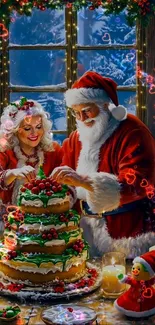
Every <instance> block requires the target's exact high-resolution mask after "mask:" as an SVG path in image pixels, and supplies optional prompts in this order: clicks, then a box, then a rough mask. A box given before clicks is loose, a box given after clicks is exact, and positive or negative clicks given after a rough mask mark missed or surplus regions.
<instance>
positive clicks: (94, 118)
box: [83, 117, 96, 123]
mask: <svg viewBox="0 0 155 325" xmlns="http://www.w3.org/2000/svg"><path fill="white" fill-rule="evenodd" d="M92 121H96V117H92V118H87V119H86V120H85V121H84V122H83V123H90V122H92Z"/></svg>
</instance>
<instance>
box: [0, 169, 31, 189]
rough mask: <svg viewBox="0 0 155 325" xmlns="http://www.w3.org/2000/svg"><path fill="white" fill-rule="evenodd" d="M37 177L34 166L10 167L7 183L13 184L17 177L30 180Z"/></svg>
mask: <svg viewBox="0 0 155 325" xmlns="http://www.w3.org/2000/svg"><path fill="white" fill-rule="evenodd" d="M35 177H36V173H35V169H34V168H33V167H32V166H23V167H21V168H15V169H8V170H7V171H6V174H5V179H4V181H5V184H6V185H9V184H11V183H12V182H13V181H14V180H15V179H25V181H27V182H30V181H31V180H32V179H34V178H35Z"/></svg>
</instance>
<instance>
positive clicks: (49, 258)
mask: <svg viewBox="0 0 155 325" xmlns="http://www.w3.org/2000/svg"><path fill="white" fill-rule="evenodd" d="M83 243H84V248H83V250H82V252H81V253H78V252H77V251H75V250H74V249H73V248H69V249H66V250H65V251H64V252H63V253H62V254H61V255H54V254H44V253H22V252H21V251H17V256H16V257H14V258H13V260H14V261H21V262H28V263H34V264H36V265H37V266H38V267H40V265H41V263H48V262H52V263H53V264H57V263H59V262H62V263H63V267H64V266H65V263H66V262H67V261H68V260H69V259H71V258H72V257H73V256H78V255H79V256H81V254H82V253H83V251H87V257H88V248H89V246H88V244H87V242H85V241H84V240H83ZM1 246H3V245H1ZM3 247H4V246H3ZM5 256H6V253H4V252H3V249H1V250H0V259H2V258H5Z"/></svg>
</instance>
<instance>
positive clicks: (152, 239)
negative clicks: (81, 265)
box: [81, 217, 155, 258]
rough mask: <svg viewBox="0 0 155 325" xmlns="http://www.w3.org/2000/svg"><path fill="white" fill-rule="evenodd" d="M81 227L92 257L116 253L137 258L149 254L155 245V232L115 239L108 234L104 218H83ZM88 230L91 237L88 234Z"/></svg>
mask: <svg viewBox="0 0 155 325" xmlns="http://www.w3.org/2000/svg"><path fill="white" fill-rule="evenodd" d="M81 227H82V228H83V229H84V237H85V233H86V237H87V238H86V240H87V241H88V244H89V245H90V254H91V256H102V255H103V254H104V253H107V252H113V251H116V252H122V253H124V254H125V255H126V256H127V257H128V258H135V257H136V256H139V255H141V254H144V253H146V252H148V251H149V248H150V247H151V246H153V245H155V235H154V232H148V233H143V234H141V235H139V236H136V237H129V238H125V237H123V238H121V239H113V238H112V237H111V236H110V235H109V233H108V230H107V226H106V222H105V219H104V218H102V219H99V218H98V219H97V218H96V219H95V218H91V217H82V218H81ZM88 229H89V234H90V235H89V234H88V233H87V231H88Z"/></svg>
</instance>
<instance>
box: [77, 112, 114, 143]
mask: <svg viewBox="0 0 155 325" xmlns="http://www.w3.org/2000/svg"><path fill="white" fill-rule="evenodd" d="M109 118H110V114H109V113H108V112H105V111H103V110H100V113H99V114H98V115H97V116H96V117H94V118H88V119H87V120H86V121H87V122H91V121H95V123H94V124H93V125H92V126H91V127H90V126H87V125H85V123H86V121H85V123H84V122H81V121H79V120H77V121H76V123H77V129H78V131H79V139H80V141H81V142H82V143H84V142H90V143H91V144H92V143H96V142H97V141H99V140H100V138H101V137H102V136H103V134H105V132H106V130H107V128H108V122H109Z"/></svg>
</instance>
